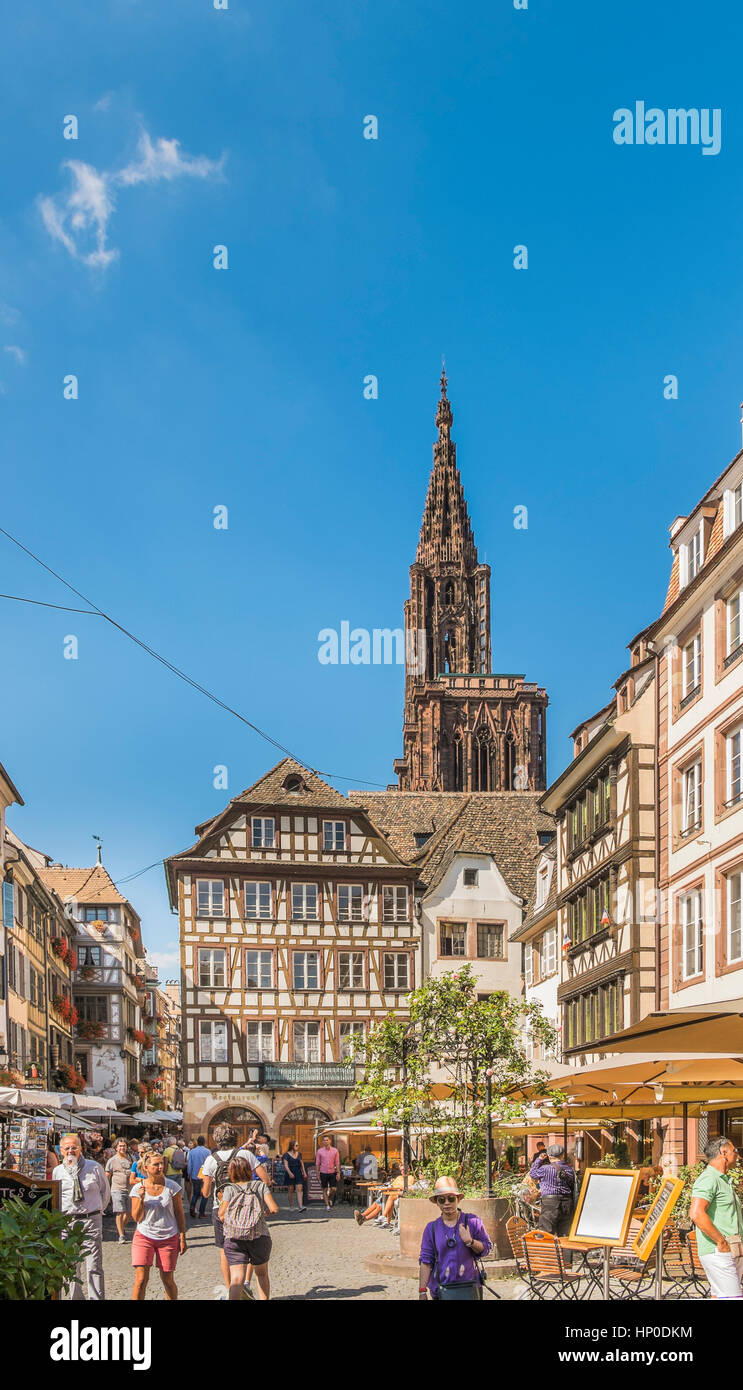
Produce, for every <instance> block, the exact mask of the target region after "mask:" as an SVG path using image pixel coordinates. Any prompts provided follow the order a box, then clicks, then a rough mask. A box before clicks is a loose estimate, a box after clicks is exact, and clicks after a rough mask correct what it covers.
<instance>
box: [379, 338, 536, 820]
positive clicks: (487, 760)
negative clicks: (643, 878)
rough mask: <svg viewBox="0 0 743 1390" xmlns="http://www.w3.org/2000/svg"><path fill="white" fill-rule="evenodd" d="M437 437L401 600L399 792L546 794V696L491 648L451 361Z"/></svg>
mask: <svg viewBox="0 0 743 1390" xmlns="http://www.w3.org/2000/svg"><path fill="white" fill-rule="evenodd" d="M440 385H441V391H440V395H439V399H438V401H437V403H436V428H437V431H438V433H437V436H436V439H435V440H434V445H433V468H432V469H431V476H430V478H429V481H428V494H427V496H426V504H425V507H424V509H423V521H422V523H421V531H420V538H419V540H418V549H417V551H416V556H415V561H414V563H413V564H412V565H411V566H410V598H409V599H407V600H406V602H405V650H406V652H409V653H415V657H414V659H413V660H411V659H410V658H408V662H407V664H406V670H405V713H404V717H403V756H402V757H401V758H396V759H395V773H396V775H397V777H398V780H399V786H400V789H401V790H402V791H415V792H423V791H430V792H439V791H442V792H449V791H453V792H503V791H542V790H543V789H544V786H545V780H544V779H545V710H546V708H547V692H546V690H543V689H542V688H541V687H539V686H536V685H534V684H532V683H531V682H529V683H527V682H526V681H525V680H524V678H523V676H514V675H509V676H507V677H504V676H500V675H497V674H495V673H494V672H493V669H492V656H491V645H490V567H489V565H485V564H480V562H479V561H478V558H477V547H476V546H475V538H474V535H473V532H472V525H471V523H470V518H469V515H468V512H467V502H466V500H465V496H464V488H463V487H462V480H461V478H460V476H459V469H458V468H457V446H456V444H455V443H454V441H453V439H452V437H451V427H452V421H453V418H454V417H453V414H452V408H451V404H450V401H449V391H448V382H447V379H446V365H445V364H444V362H443V361H442V364H441V382H440Z"/></svg>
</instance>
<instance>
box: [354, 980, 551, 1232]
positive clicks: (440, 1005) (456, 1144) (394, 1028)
mask: <svg viewBox="0 0 743 1390" xmlns="http://www.w3.org/2000/svg"><path fill="white" fill-rule="evenodd" d="M409 1007H410V1021H409V1023H407V1022H405V1021H403V1020H400V1019H399V1018H396V1017H394V1016H393V1015H390V1016H388V1017H387V1018H385V1019H383V1021H382V1022H381V1023H380V1024H379V1025H378V1026H377V1027H376V1028H375V1029H374V1030H373V1031H372V1032H371V1034H370V1035H369V1038H368V1042H367V1045H366V1048H365V1068H364V1075H363V1078H362V1080H361V1081H360V1083H359V1084H358V1086H357V1087H356V1092H355V1094H356V1098H357V1100H359V1101H361V1102H362V1103H364V1104H367V1105H373V1106H374V1107H375V1109H376V1111H377V1113H378V1120H379V1123H380V1124H386V1125H388V1126H389V1127H390V1128H402V1129H403V1131H404V1134H405V1136H406V1139H405V1140H404V1143H406V1142H407V1136H408V1135H410V1136H411V1137H413V1136H415V1139H416V1148H417V1154H416V1156H415V1162H414V1166H415V1169H416V1172H417V1173H418V1176H421V1177H423V1178H425V1179H426V1180H427V1181H428V1183H429V1191H430V1187H431V1186H432V1185H433V1183H434V1181H435V1179H436V1178H437V1177H441V1176H444V1175H447V1176H450V1177H454V1178H456V1179H457V1181H458V1182H459V1184H460V1186H461V1187H462V1188H463V1190H464V1191H465V1193H466V1197H465V1199H464V1200H463V1202H462V1207H463V1209H464V1210H465V1211H471V1212H473V1213H474V1214H475V1215H477V1216H479V1217H480V1218H481V1220H482V1221H483V1222H484V1224H485V1227H486V1229H487V1231H488V1234H489V1236H490V1238H491V1240H492V1241H493V1245H494V1253H495V1254H496V1255H497V1256H498V1257H500V1258H503V1259H508V1258H509V1257H510V1255H511V1250H510V1245H509V1242H508V1238H507V1235H506V1231H505V1222H506V1221H507V1219H508V1217H509V1215H510V1214H511V1211H512V1209H513V1196H514V1189H515V1187H516V1186H517V1185H518V1183H519V1182H520V1176H519V1175H518V1174H517V1173H513V1172H510V1171H508V1170H507V1169H506V1168H505V1167H498V1168H497V1169H496V1171H495V1172H492V1171H491V1175H490V1181H488V1173H487V1160H486V1153H487V1148H488V1134H489V1130H490V1128H491V1125H492V1115H493V1113H496V1114H497V1115H498V1117H499V1119H500V1121H501V1122H504V1123H505V1122H507V1121H516V1120H519V1119H523V1116H524V1110H525V1106H524V1104H523V1103H521V1102H518V1101H514V1100H513V1099H512V1098H511V1096H510V1092H511V1091H512V1090H513V1089H514V1088H516V1087H526V1086H537V1087H541V1088H542V1089H543V1092H544V1095H545V1097H549V1098H550V1099H553V1100H559V1099H561V1097H560V1096H559V1095H558V1094H557V1093H556V1092H554V1091H551V1090H550V1088H549V1078H548V1075H547V1073H546V1072H544V1071H540V1069H539V1067H538V1066H536V1067H535V1066H534V1065H533V1064H532V1063H531V1062H530V1061H529V1060H528V1059H527V1056H526V1053H525V1050H524V1045H523V1039H524V1034H525V1033H529V1034H531V1037H532V1038H533V1039H534V1041H535V1042H539V1043H541V1044H542V1045H543V1046H545V1047H546V1048H551V1047H553V1046H554V1044H555V1041H556V1033H555V1029H554V1028H553V1026H552V1024H551V1023H549V1021H548V1020H547V1019H545V1017H544V1015H543V1013H542V1011H541V1006H540V1005H539V1004H535V1003H527V1002H526V1000H524V999H521V998H518V999H517V998H514V997H513V996H512V995H510V994H507V993H505V992H503V991H500V992H496V993H494V994H491V995H489V996H488V998H487V999H478V998H477V978H476V976H475V974H474V971H473V970H472V967H471V966H469V965H463V966H462V967H461V968H460V969H459V970H457V971H450V972H447V974H445V975H443V976H442V977H441V978H439V979H433V978H430V979H428V980H425V981H424V982H423V984H422V985H420V986H419V988H418V989H416V990H414V991H413V992H412V994H411V995H410V996H409ZM486 1096H490V1098H491V1102H490V1105H489V1106H488V1105H487V1104H486ZM427 1195H428V1194H427V1192H426V1191H422V1192H419V1193H418V1194H417V1195H414V1194H413V1193H412V1192H411V1193H410V1195H409V1196H405V1197H403V1198H401V1201H400V1237H401V1242H400V1246H401V1249H400V1253H401V1254H402V1255H407V1256H411V1257H415V1256H417V1254H418V1251H419V1248H420V1238H421V1235H422V1232H423V1228H424V1227H425V1225H426V1224H427V1223H428V1222H429V1221H430V1220H432V1219H433V1217H432V1208H431V1206H430V1205H429V1203H428V1202H427V1201H425V1200H423V1201H422V1200H420V1198H421V1197H423V1198H425V1197H426V1196H427Z"/></svg>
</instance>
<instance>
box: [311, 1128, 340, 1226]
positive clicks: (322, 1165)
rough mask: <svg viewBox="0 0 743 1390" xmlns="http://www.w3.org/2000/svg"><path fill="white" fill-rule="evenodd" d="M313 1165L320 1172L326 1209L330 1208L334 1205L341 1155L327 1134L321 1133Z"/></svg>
mask: <svg viewBox="0 0 743 1390" xmlns="http://www.w3.org/2000/svg"><path fill="white" fill-rule="evenodd" d="M315 1167H316V1168H317V1171H318V1173H319V1174H320V1182H321V1183H322V1195H323V1201H324V1203H325V1207H326V1210H328V1211H329V1210H330V1207H331V1201H330V1198H331V1196H332V1198H333V1202H332V1205H335V1198H336V1193H337V1191H338V1179H339V1177H340V1175H341V1156H340V1154H339V1153H338V1150H337V1149H334V1148H333V1141H332V1139H331V1137H330V1135H329V1134H324V1135H323V1141H322V1144H321V1145H320V1148H319V1149H318V1151H317V1153H316V1154H315Z"/></svg>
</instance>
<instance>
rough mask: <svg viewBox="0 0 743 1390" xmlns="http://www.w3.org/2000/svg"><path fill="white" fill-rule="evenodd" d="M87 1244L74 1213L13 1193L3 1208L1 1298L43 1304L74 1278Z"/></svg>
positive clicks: (0, 1211) (0, 1214) (0, 1224)
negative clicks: (22, 1199) (30, 1200)
mask: <svg viewBox="0 0 743 1390" xmlns="http://www.w3.org/2000/svg"><path fill="white" fill-rule="evenodd" d="M63 1233H66V1235H65V1239H64V1240H63V1239H62V1235H63ZM84 1243H85V1233H84V1230H83V1227H82V1226H81V1224H80V1222H79V1221H75V1219H74V1217H70V1216H66V1215H65V1214H64V1213H63V1212H61V1211H50V1210H49V1208H48V1206H47V1205H46V1202H44V1201H38V1202H33V1203H30V1204H27V1203H26V1202H21V1201H20V1199H19V1198H18V1197H10V1198H9V1199H8V1201H7V1202H5V1204H4V1205H3V1206H2V1207H0V1299H2V1300H4V1301H8V1300H11V1299H12V1300H15V1301H17V1302H21V1301H26V1300H29V1299H30V1300H33V1301H36V1302H44V1301H46V1300H47V1299H49V1298H51V1296H52V1294H55V1293H59V1292H60V1291H61V1289H62V1288H63V1286H64V1285H65V1284H66V1283H68V1282H69V1281H70V1280H71V1279H72V1278H73V1277H74V1274H75V1268H76V1266H77V1264H78V1261H79V1259H80V1255H81V1253H82V1248H83V1245H84Z"/></svg>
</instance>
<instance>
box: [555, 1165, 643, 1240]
mask: <svg viewBox="0 0 743 1390" xmlns="http://www.w3.org/2000/svg"><path fill="white" fill-rule="evenodd" d="M639 1185H640V1174H639V1172H638V1171H637V1169H634V1168H587V1169H586V1171H585V1174H584V1176H583V1185H582V1187H581V1190H580V1197H579V1199H578V1205H577V1207H576V1208H575V1215H574V1216H573V1224H572V1226H571V1228H570V1239H571V1240H585V1241H592V1242H593V1243H594V1244H595V1245H623V1244H624V1242H625V1239H626V1237H627V1231H628V1230H629V1223H630V1220H631V1219H632V1210H633V1207H634V1205H635V1196H636V1193H637V1189H638V1187H639Z"/></svg>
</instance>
